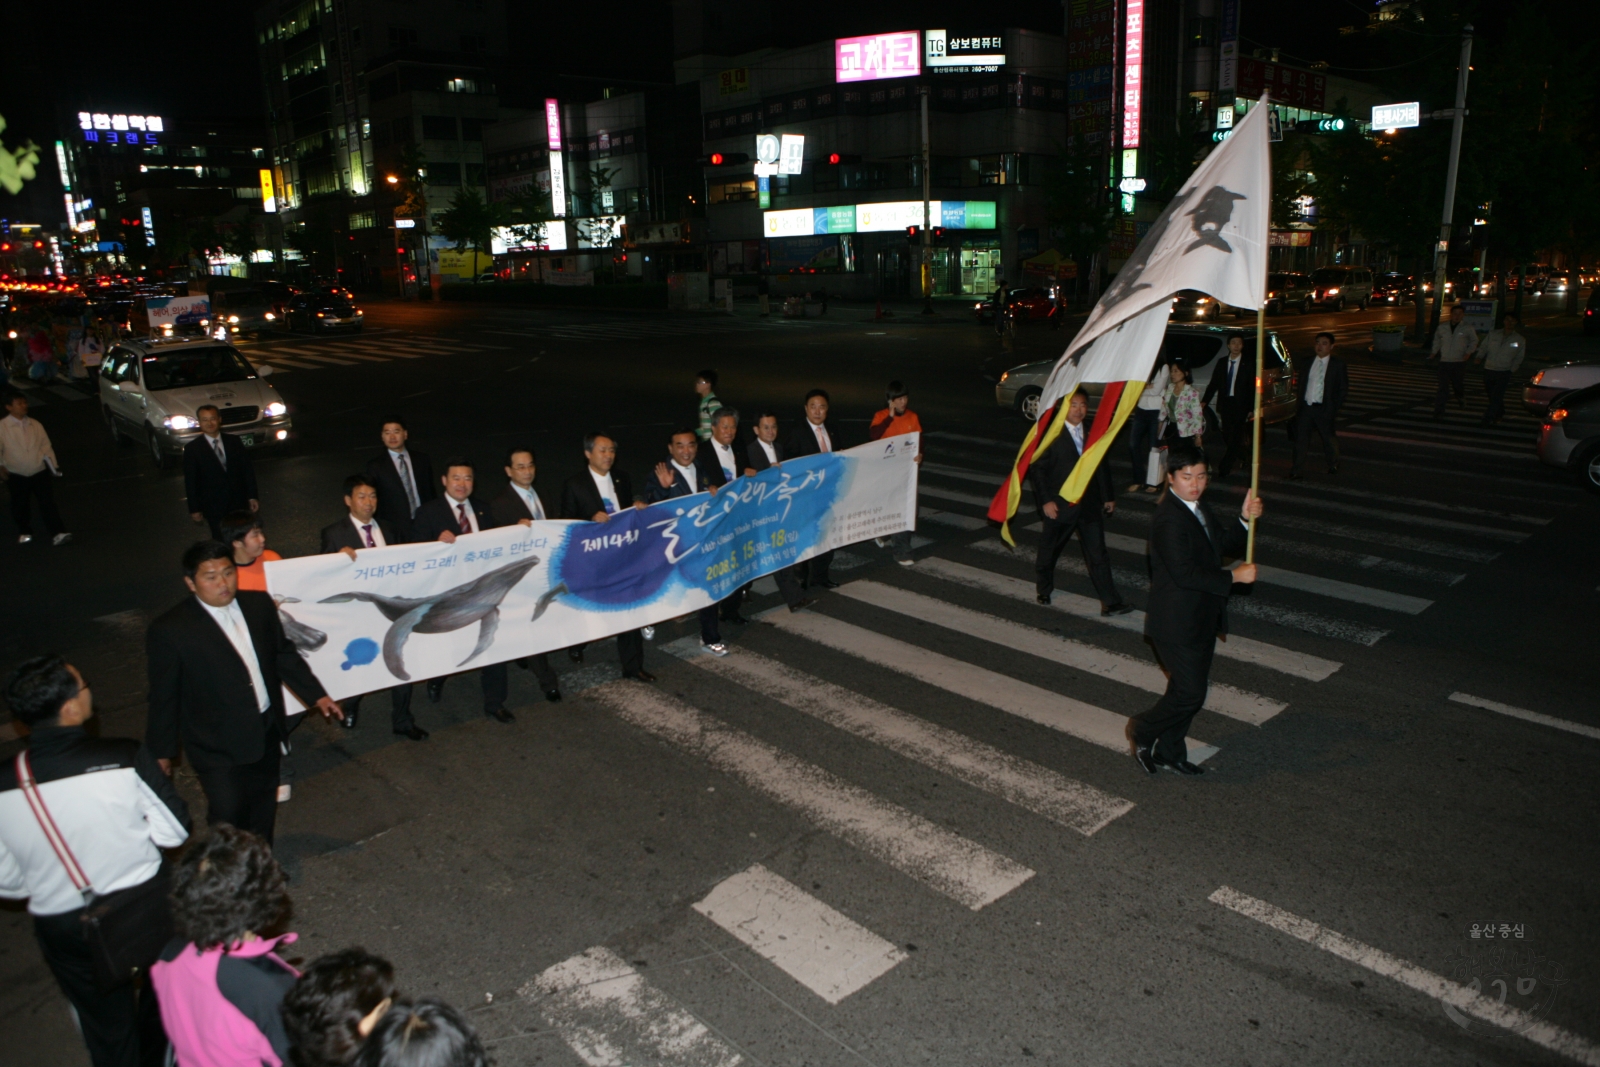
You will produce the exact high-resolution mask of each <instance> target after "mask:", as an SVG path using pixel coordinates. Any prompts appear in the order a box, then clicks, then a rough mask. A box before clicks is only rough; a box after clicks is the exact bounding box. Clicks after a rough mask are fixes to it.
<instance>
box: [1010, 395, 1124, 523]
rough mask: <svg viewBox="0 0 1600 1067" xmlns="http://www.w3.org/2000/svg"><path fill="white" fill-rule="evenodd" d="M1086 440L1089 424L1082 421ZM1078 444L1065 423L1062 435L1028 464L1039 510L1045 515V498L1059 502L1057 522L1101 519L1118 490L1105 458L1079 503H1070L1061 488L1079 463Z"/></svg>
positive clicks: (1035, 501) (1029, 481)
mask: <svg viewBox="0 0 1600 1067" xmlns="http://www.w3.org/2000/svg"><path fill="white" fill-rule="evenodd" d="M1083 426H1084V430H1083V435H1084V440H1086V441H1087V440H1088V438H1089V423H1088V420H1085V421H1084V423H1083ZM1078 459H1079V453H1078V443H1077V442H1076V441H1074V440H1073V439H1072V433H1071V432H1070V431H1069V430H1068V429H1067V428H1066V427H1065V426H1063V427H1062V428H1061V436H1060V437H1057V438H1056V439H1055V442H1054V443H1053V444H1052V445H1051V446H1050V447H1049V448H1047V449H1045V450H1044V454H1043V455H1041V456H1039V457H1037V458H1036V459H1035V460H1034V461H1033V463H1032V464H1030V465H1029V467H1028V483H1029V484H1030V485H1031V486H1033V504H1034V507H1036V508H1038V509H1039V513H1040V515H1043V514H1044V505H1045V502H1046V501H1050V500H1054V501H1055V502H1056V507H1057V511H1056V515H1057V518H1056V520H1055V521H1056V522H1072V521H1073V520H1077V521H1079V522H1099V521H1100V520H1101V517H1102V515H1103V514H1104V511H1105V504H1106V501H1108V500H1115V499H1116V498H1117V497H1116V490H1115V489H1114V488H1113V487H1112V484H1111V470H1110V466H1109V464H1107V463H1106V462H1105V460H1104V459H1103V458H1102V459H1101V461H1100V466H1099V467H1098V468H1096V470H1095V472H1094V477H1092V478H1090V479H1089V485H1088V487H1087V488H1085V490H1084V493H1083V499H1082V500H1079V501H1078V503H1077V504H1075V505H1074V504H1068V503H1067V502H1066V501H1065V500H1063V499H1062V498H1061V487H1062V486H1063V485H1066V484H1067V478H1068V477H1069V476H1070V475H1071V474H1072V472H1073V470H1074V469H1075V468H1076V467H1077V465H1078Z"/></svg>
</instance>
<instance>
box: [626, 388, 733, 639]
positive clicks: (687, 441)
mask: <svg viewBox="0 0 1600 1067" xmlns="http://www.w3.org/2000/svg"><path fill="white" fill-rule="evenodd" d="M725 411H727V408H723V409H722V411H719V412H717V414H718V416H721V415H722V414H723V412H725ZM700 447H703V444H702V443H701V442H698V441H696V440H695V432H694V431H693V430H690V429H684V430H678V431H676V432H674V433H673V434H672V436H671V437H669V438H668V439H667V454H668V456H669V458H668V459H666V460H663V461H662V462H660V463H657V464H656V466H655V471H654V477H653V478H652V479H650V481H649V482H647V484H646V485H645V492H644V498H645V501H646V502H647V503H651V504H657V503H660V502H661V501H663V500H675V499H677V498H678V497H685V496H693V495H695V494H696V493H715V492H716V491H717V490H718V489H719V488H721V486H722V485H723V484H724V483H723V481H722V478H721V474H720V472H719V473H718V474H717V476H716V481H715V482H713V481H711V480H710V479H709V478H708V477H707V476H706V472H705V471H704V470H703V469H702V468H701V466H700V464H699V463H697V462H696V459H697V456H696V452H697V450H698V448H700ZM699 615H700V651H702V652H708V653H710V654H711V655H713V656H726V655H727V654H728V646H727V645H725V644H723V642H722V632H721V628H720V627H719V626H718V624H717V605H716V604H709V605H707V606H706V607H703V608H701V609H700V612H699Z"/></svg>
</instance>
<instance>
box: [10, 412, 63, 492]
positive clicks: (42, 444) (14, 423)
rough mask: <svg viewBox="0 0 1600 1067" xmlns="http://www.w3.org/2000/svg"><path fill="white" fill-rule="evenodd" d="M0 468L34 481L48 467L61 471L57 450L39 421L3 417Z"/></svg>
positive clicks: (12, 416)
mask: <svg viewBox="0 0 1600 1067" xmlns="http://www.w3.org/2000/svg"><path fill="white" fill-rule="evenodd" d="M0 467H4V468H5V469H6V470H7V471H8V472H9V473H11V474H15V475H17V476H19V477H22V478H31V477H33V476H34V475H35V474H38V473H39V472H40V471H42V470H44V469H45V468H46V467H48V468H50V469H51V470H56V469H58V466H57V463H56V450H55V448H54V447H52V446H51V444H50V435H49V434H47V433H45V432H44V427H43V426H40V425H39V420H38V419H31V418H30V419H19V418H17V417H16V416H15V415H7V416H6V417H5V418H0Z"/></svg>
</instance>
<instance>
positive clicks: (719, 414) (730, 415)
mask: <svg viewBox="0 0 1600 1067" xmlns="http://www.w3.org/2000/svg"><path fill="white" fill-rule="evenodd" d="M722 419H732V420H733V421H734V422H738V421H739V409H738V408H718V409H717V410H715V411H713V412H712V413H711V425H713V426H715V425H716V424H717V423H718V422H719V421H721V420H722Z"/></svg>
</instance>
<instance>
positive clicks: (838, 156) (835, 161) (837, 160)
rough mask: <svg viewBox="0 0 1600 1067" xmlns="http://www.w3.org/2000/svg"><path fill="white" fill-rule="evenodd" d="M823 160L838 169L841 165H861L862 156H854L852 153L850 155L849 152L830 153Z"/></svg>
mask: <svg viewBox="0 0 1600 1067" xmlns="http://www.w3.org/2000/svg"><path fill="white" fill-rule="evenodd" d="M823 158H824V159H826V160H827V161H828V165H829V166H832V167H837V166H838V165H839V164H841V163H860V162H861V156H860V155H856V154H852V153H849V152H829V153H828V154H827V155H826V156H824V157H823Z"/></svg>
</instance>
